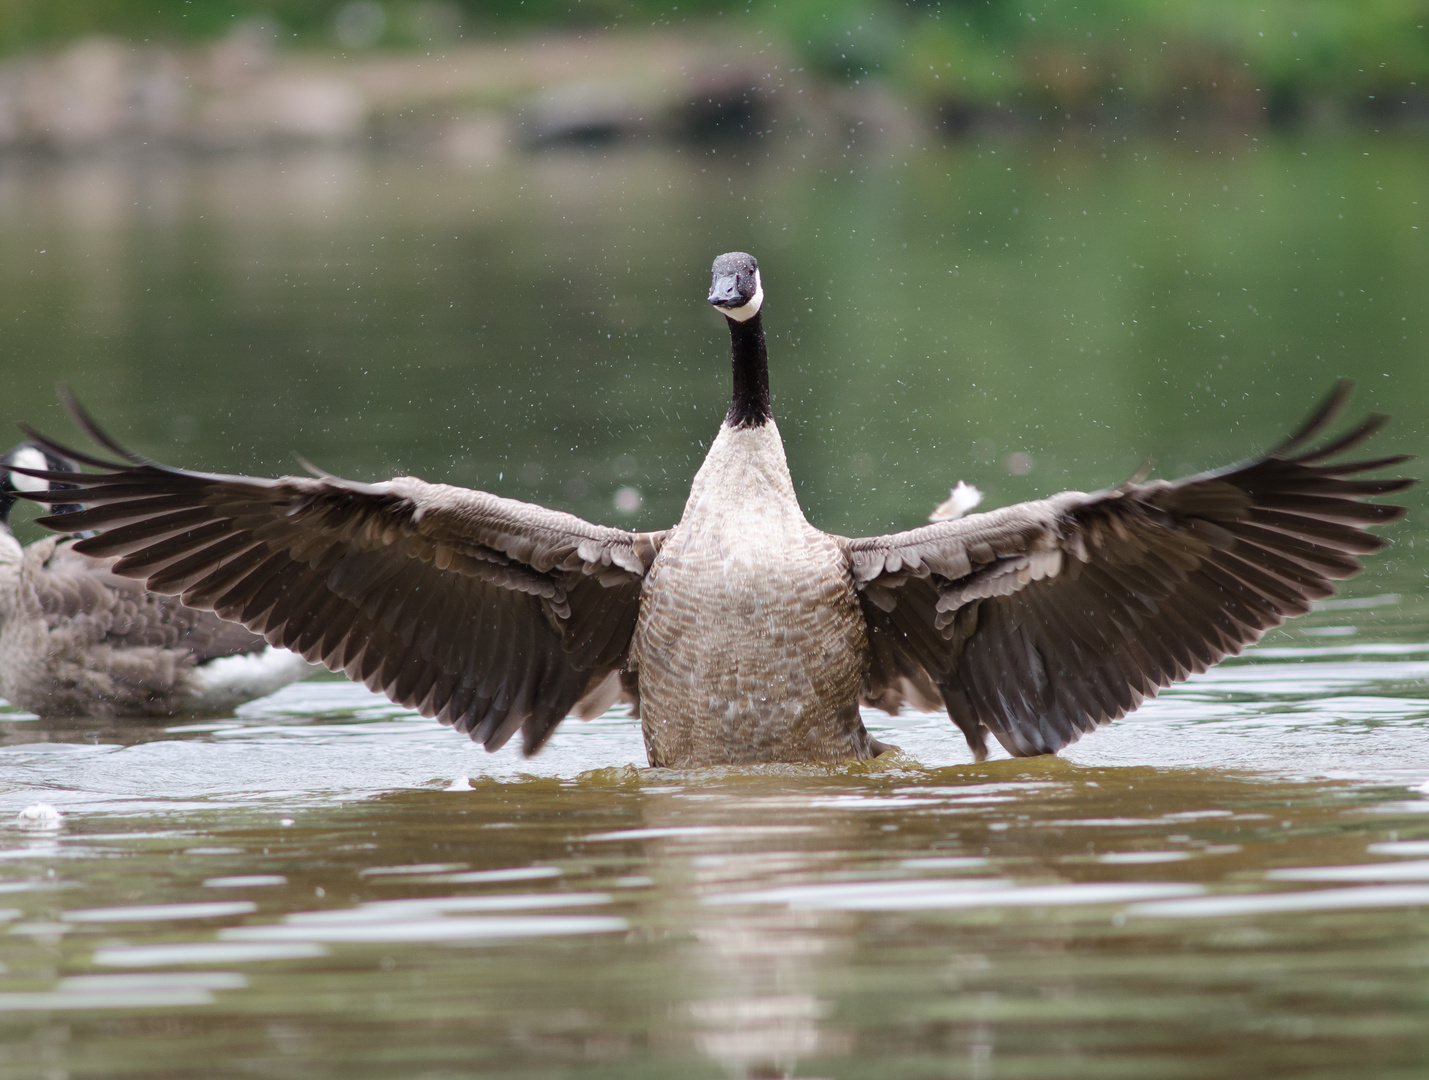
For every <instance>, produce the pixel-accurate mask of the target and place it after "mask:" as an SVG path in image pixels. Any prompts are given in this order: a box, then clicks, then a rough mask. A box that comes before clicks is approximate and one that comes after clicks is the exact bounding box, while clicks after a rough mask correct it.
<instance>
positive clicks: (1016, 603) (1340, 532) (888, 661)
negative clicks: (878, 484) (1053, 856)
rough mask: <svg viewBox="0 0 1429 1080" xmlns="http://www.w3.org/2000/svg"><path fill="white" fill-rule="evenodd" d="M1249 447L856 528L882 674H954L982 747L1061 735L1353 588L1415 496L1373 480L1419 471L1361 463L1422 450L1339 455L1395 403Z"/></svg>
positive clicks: (859, 572)
mask: <svg viewBox="0 0 1429 1080" xmlns="http://www.w3.org/2000/svg"><path fill="white" fill-rule="evenodd" d="M1349 391H1350V386H1349V384H1348V383H1342V384H1341V385H1340V386H1338V387H1337V388H1336V390H1335V392H1334V394H1332V395H1331V397H1330V398H1329V400H1328V401H1326V403H1325V404H1324V406H1322V407H1321V409H1320V410H1319V411H1318V412H1317V413H1316V414H1315V416H1313V417H1312V418H1311V419H1310V421H1309V422H1308V423H1306V424H1305V426H1304V427H1303V428H1302V429H1301V430H1300V431H1299V432H1297V433H1296V434H1295V435H1294V436H1292V437H1291V438H1290V439H1288V440H1287V441H1286V442H1285V443H1283V444H1282V445H1280V446H1279V447H1277V448H1276V449H1275V450H1273V451H1271V452H1270V453H1268V454H1266V455H1265V456H1264V457H1260V458H1257V459H1254V460H1251V461H1248V462H1245V463H1242V464H1240V465H1236V466H1232V467H1230V468H1227V469H1222V470H1218V471H1215V472H1208V473H1202V474H1200V475H1198V476H1192V477H1187V478H1185V479H1182V480H1176V481H1164V480H1159V481H1152V482H1149V483H1133V482H1128V483H1126V484H1123V485H1122V486H1121V487H1118V488H1113V489H1110V490H1106V491H1099V492H1094V493H1092V494H1086V493H1083V492H1075V491H1073V492H1064V493H1063V494H1061V495H1057V496H1054V497H1052V498H1050V499H1044V500H1041V501H1038V502H1029V503H1022V504H1020V505H1017V506H1009V507H1005V508H1003V509H1001V510H994V511H991V512H989V513H985V514H970V515H968V516H966V517H963V518H959V519H957V520H953V521H945V522H939V523H938V524H935V525H929V526H926V527H924V528H921V529H913V530H911V531H910V532H905V533H897V534H894V535H891V536H878V537H869V538H865V539H859V540H850V541H847V542H846V543H847V551H848V555H849V561H850V565H851V568H852V571H853V575H854V579H855V582H856V583H857V585H858V587H859V589H860V599H861V602H862V605H863V610H864V614H865V617H866V618H867V621H868V628H869V638H870V648H871V652H872V656H873V671H872V673H871V676H870V683H871V686H870V688H869V689H870V693H868V694H866V697H869V698H874V697H876V696H877V692H878V690H879V689H880V684H881V682H890V681H895V680H896V679H897V678H899V677H900V676H901V675H902V674H903V671H902V670H901V669H902V668H906V667H907V666H908V664H909V661H913V662H916V664H917V665H919V666H921V667H922V668H923V669H924V670H925V671H926V672H927V673H928V675H930V676H931V677H932V679H933V681H934V682H935V683H936V684H937V685H938V688H939V690H940V691H941V692H942V696H943V700H944V702H945V703H946V705H947V708H948V712H949V714H950V715H951V716H952V718H953V720H954V721H955V722H956V723H957V724H958V726H959V727H960V728H961V729H962V730H963V734H964V735H965V736H966V737H967V740H968V743H969V745H970V746H971V747H972V749H973V752H974V753H975V754H976V755H977V756H978V758H979V759H981V758H982V756H983V755H984V754H985V753H986V743H985V739H984V734H985V731H991V732H992V734H993V735H994V736H995V737H996V738H997V740H998V741H999V742H1001V743H1002V744H1003V746H1005V747H1006V748H1007V750H1008V751H1009V752H1010V753H1012V754H1014V755H1018V756H1026V755H1032V754H1046V753H1055V752H1056V751H1057V750H1060V749H1061V748H1062V747H1064V746H1067V745H1068V744H1069V743H1073V742H1075V741H1076V740H1077V739H1079V738H1080V737H1081V736H1082V735H1083V734H1084V733H1085V732H1087V731H1090V730H1092V729H1093V728H1094V727H1096V726H1098V725H1100V724H1105V723H1107V722H1109V721H1111V720H1114V719H1116V718H1117V717H1119V716H1122V715H1124V714H1125V713H1127V712H1130V711H1131V710H1132V709H1134V708H1136V707H1137V706H1138V705H1139V704H1141V702H1142V700H1143V699H1144V698H1147V697H1151V696H1153V695H1154V694H1155V693H1156V692H1157V691H1158V690H1160V689H1161V688H1162V687H1165V686H1169V685H1170V684H1171V683H1173V682H1177V681H1179V680H1181V679H1184V678H1186V677H1187V676H1188V675H1190V674H1192V673H1194V672H1200V671H1205V670H1206V669H1207V668H1208V667H1210V666H1211V665H1212V664H1214V663H1216V662H1217V661H1219V660H1221V659H1222V658H1224V657H1226V656H1230V655H1232V654H1234V653H1238V652H1240V651H1241V650H1242V649H1243V648H1245V647H1246V646H1247V645H1249V644H1251V643H1253V642H1255V641H1256V640H1258V639H1259V638H1260V636H1261V635H1262V634H1263V633H1264V632H1265V631H1266V630H1268V629H1270V628H1271V627H1273V626H1277V625H1279V624H1280V623H1281V622H1283V621H1284V620H1285V619H1286V618H1287V617H1289V616H1292V615H1299V614H1302V613H1304V612H1306V611H1308V610H1309V609H1310V604H1311V602H1312V601H1314V600H1318V599H1321V598H1323V597H1326V596H1329V595H1331V593H1333V592H1334V586H1333V584H1332V582H1333V581H1334V580H1336V579H1342V578H1347V577H1350V576H1351V575H1353V574H1354V573H1356V572H1357V571H1358V570H1359V569H1360V563H1359V560H1358V559H1357V558H1356V556H1358V555H1362V554H1366V553H1368V552H1372V551H1377V550H1379V548H1381V547H1382V546H1383V544H1384V541H1382V540H1381V539H1380V538H1379V537H1377V536H1374V535H1373V534H1371V533H1369V532H1367V531H1365V529H1366V527H1367V526H1370V525H1375V524H1382V523H1384V522H1388V521H1392V520H1394V519H1395V518H1397V517H1399V516H1400V515H1401V514H1402V513H1403V509H1402V508H1401V507H1397V506H1386V505H1382V504H1374V503H1367V502H1366V501H1365V500H1366V499H1368V498H1370V497H1373V496H1376V495H1383V494H1388V493H1390V492H1395V491H1401V490H1403V489H1404V488H1406V487H1408V486H1409V485H1410V484H1412V483H1413V481H1412V480H1406V479H1400V478H1393V479H1383V480H1375V479H1369V480H1366V479H1356V478H1355V477H1358V476H1359V475H1360V474H1362V473H1365V472H1369V471H1372V470H1375V469H1380V468H1385V467H1389V466H1392V465H1397V464H1399V463H1401V462H1403V461H1405V460H1407V458H1405V457H1402V456H1395V457H1385V458H1380V459H1378V460H1373V461H1352V462H1338V463H1336V462H1330V461H1329V459H1330V458H1332V457H1334V456H1335V455H1337V454H1339V453H1340V452H1342V451H1345V450H1348V449H1350V448H1352V447H1354V446H1357V445H1358V444H1360V443H1362V442H1363V441H1365V440H1366V439H1368V438H1369V437H1370V436H1371V435H1372V434H1373V433H1374V432H1375V431H1376V430H1377V429H1378V428H1379V427H1380V425H1381V424H1382V423H1383V422H1384V419H1385V418H1384V417H1383V416H1371V417H1369V418H1368V419H1367V420H1366V421H1365V422H1364V423H1363V424H1361V425H1360V426H1359V427H1357V428H1355V429H1354V430H1353V431H1351V432H1350V433H1348V434H1347V435H1345V436H1343V437H1341V438H1339V439H1336V440H1333V441H1332V442H1329V443H1327V444H1325V445H1323V446H1320V447H1316V448H1312V449H1305V445H1306V444H1307V443H1308V442H1309V441H1310V440H1311V439H1313V438H1314V437H1315V435H1316V434H1318V433H1319V432H1320V431H1321V430H1322V429H1323V428H1324V426H1325V425H1326V424H1327V423H1328V422H1329V420H1330V419H1331V418H1332V417H1333V416H1334V414H1335V413H1336V412H1337V411H1338V410H1339V408H1340V407H1341V406H1342V405H1343V404H1344V401H1345V399H1346V398H1347V397H1348V395H1349Z"/></svg>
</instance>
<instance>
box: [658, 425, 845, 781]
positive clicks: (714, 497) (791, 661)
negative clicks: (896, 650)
mask: <svg viewBox="0 0 1429 1080" xmlns="http://www.w3.org/2000/svg"><path fill="white" fill-rule="evenodd" d="M866 653H867V641H866V639H865V632H864V624H863V616H862V614H861V612H860V610H859V606H858V601H857V598H856V596H855V594H854V588H853V582H852V579H851V577H850V575H849V572H848V568H847V563H846V560H845V558H844V556H843V554H842V553H841V551H840V550H839V548H838V546H837V545H836V544H835V542H834V541H833V539H832V538H831V537H829V536H827V535H825V534H824V533H821V532H819V531H818V530H817V529H815V528H814V527H813V526H811V525H810V524H809V523H808V522H807V521H805V520H804V516H803V513H802V512H801V511H800V510H799V508H798V503H797V501H796V500H795V498H794V492H793V486H792V484H790V483H789V479H788V468H787V466H786V465H785V463H784V454H783V448H782V446H780V445H779V442H778V432H777V429H775V428H774V425H773V424H772V423H771V424H767V425H765V426H764V427H762V428H756V429H744V430H730V429H722V430H721V432H720V436H719V438H718V439H717V440H716V442H715V445H714V446H713V447H711V449H710V454H709V456H708V457H707V458H706V461H705V465H704V466H703V467H702V468H701V470H700V473H699V475H698V476H697V477H696V480H695V483H694V486H693V488H692V490H691V494H690V500H689V503H688V504H687V506H686V509H685V515H684V517H683V518H682V520H681V522H680V524H679V526H677V527H676V529H675V530H674V531H673V532H672V533H671V535H670V537H669V538H668V539H667V540H666V542H665V545H664V547H663V548H662V549H661V552H660V555H659V557H658V558H657V559H656V561H655V564H654V566H652V568H651V570H650V572H649V574H647V576H646V581H645V585H644V591H643V593H642V597H641V611H640V619H639V622H638V623H637V625H636V630H635V638H634V641H633V642H632V659H633V661H634V666H635V667H636V669H637V670H638V673H639V679H640V710H641V717H642V724H643V728H644V734H645V746H646V750H647V752H648V754H649V757H650V763H651V764H652V765H656V766H664V767H673V768H690V767H697V766H703V765H723V764H745V763H752V762H767V761H782V762H793V761H830V760H833V761H837V760H846V759H850V758H866V757H869V756H871V754H872V750H871V748H870V744H869V739H868V735H867V733H866V732H865V731H864V728H863V723H862V721H861V720H860V719H859V716H858V707H857V697H858V689H859V685H860V682H861V680H862V677H863V673H864V669H865V667H866V666H867V658H866Z"/></svg>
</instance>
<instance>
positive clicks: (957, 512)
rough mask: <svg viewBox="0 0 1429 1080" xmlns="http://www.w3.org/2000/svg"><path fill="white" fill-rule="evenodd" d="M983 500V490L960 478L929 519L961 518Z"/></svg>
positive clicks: (950, 519) (947, 519)
mask: <svg viewBox="0 0 1429 1080" xmlns="http://www.w3.org/2000/svg"><path fill="white" fill-rule="evenodd" d="M980 502H982V492H981V491H979V490H978V489H977V488H975V487H973V486H972V485H971V484H969V483H967V482H966V481H963V480H959V481H958V486H957V487H955V488H953V490H952V491H951V492H949V493H948V497H947V499H945V500H944V501H943V502H941V503H939V504H938V505H937V507H936V508H935V509H934V510H933V512H932V513H931V514H929V515H928V520H929V521H952V520H953V519H954V518H960V517H962V516H963V515H964V514H966V513H967V512H968V511H969V510H971V509H972V508H973V507H974V506H976V505H977V504H978V503H980Z"/></svg>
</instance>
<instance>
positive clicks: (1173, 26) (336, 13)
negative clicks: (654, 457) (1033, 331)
mask: <svg viewBox="0 0 1429 1080" xmlns="http://www.w3.org/2000/svg"><path fill="white" fill-rule="evenodd" d="M710 20H719V21H721V22H723V23H725V24H726V25H729V24H739V25H742V26H746V27H749V28H750V29H751V30H753V29H765V30H768V31H770V32H772V33H773V34H774V35H775V36H776V37H778V38H780V39H782V40H783V41H785V42H786V43H787V45H788V46H789V47H790V48H791V49H793V50H794V51H795V52H796V53H798V54H799V55H800V56H801V58H802V60H803V62H804V63H805V64H806V65H807V66H808V68H809V69H810V70H812V71H814V72H817V73H819V74H822V75H825V76H832V77H835V78H842V79H847V80H850V81H859V82H861V81H863V80H865V79H867V78H869V77H875V78H879V79H882V80H884V81H888V82H892V83H893V84H894V85H895V86H897V87H898V88H899V89H900V90H901V91H902V92H904V93H905V94H907V95H910V96H912V97H913V98H915V99H919V100H922V101H924V102H926V103H929V104H931V105H933V106H934V107H937V108H940V109H943V110H944V112H945V118H946V120H947V122H948V123H949V125H950V126H953V127H957V126H958V125H959V124H960V123H963V122H966V121H967V119H968V117H969V116H985V115H986V114H987V113H988V111H989V110H993V111H997V110H1001V111H1002V112H1004V113H1006V114H1007V115H1010V116H1013V117H1026V118H1037V117H1039V116H1043V117H1045V116H1055V115H1056V113H1058V112H1065V113H1066V114H1067V116H1068V118H1070V117H1073V116H1075V117H1076V118H1078V119H1081V118H1086V117H1089V116H1091V117H1101V118H1111V117H1114V116H1121V115H1123V114H1125V113H1127V112H1133V113H1138V114H1139V115H1141V116H1143V117H1144V118H1148V119H1159V118H1163V117H1164V118H1166V119H1173V120H1174V119H1187V118H1190V119H1194V118H1196V116H1197V115H1199V116H1202V117H1205V116H1211V117H1218V118H1226V119H1231V120H1240V119H1245V118H1246V117H1247V116H1250V115H1252V114H1256V115H1268V116H1269V117H1270V118H1271V119H1295V118H1297V117H1299V116H1301V115H1303V114H1306V113H1309V114H1311V115H1313V114H1315V113H1317V112H1319V113H1323V112H1325V111H1326V110H1327V109H1328V110H1331V111H1336V110H1337V111H1338V112H1339V113H1344V112H1345V111H1346V109H1347V108H1348V109H1350V110H1353V111H1356V112H1358V113H1361V114H1369V115H1377V114H1393V113H1395V112H1396V111H1402V110H1404V109H1409V110H1411V111H1413V112H1415V113H1416V114H1417V113H1424V112H1429V97H1426V87H1429V32H1426V29H1425V27H1426V24H1429V0H1261V2H1259V3H1256V4H1245V3H1241V2H1239V0H1195V2H1193V3H1176V2H1170V0H1083V2H1079V3H1068V2H1065V0H1019V2H1018V3H1015V4H1014V3H1010V2H1008V0H942V2H937V0H902V2H899V0H752V2H749V3H742V4H733V5H731V4H728V3H725V2H724V0H679V2H678V3H674V2H671V0H266V2H265V0H65V2H64V3H55V2H53V0H0V51H4V52H8V53H15V52H18V51H22V50H26V49H35V48H45V47H52V46H54V45H56V44H58V43H61V42H64V41H66V40H72V39H75V38H79V37H83V36H86V35H91V34H113V35H119V36H123V37H128V38H131V39H137V40H148V41H154V40H161V41H186V40H187V41H193V40H202V39H207V38H214V37H219V36H223V35H226V34H229V33H232V32H233V31H234V30H235V29H238V28H249V29H252V28H254V27H263V28H266V29H267V30H268V31H269V32H271V33H272V34H273V35H274V37H275V38H276V39H277V40H279V41H283V42H286V43H288V44H290V45H293V46H299V47H304V46H305V47H331V46H334V45H335V46H337V47H338V48H340V49H343V50H346V51H353V50H361V49H366V48H372V47H379V46H380V47H392V48H397V47H412V46H422V45H426V46H430V45H432V44H444V43H450V42H455V41H458V40H461V39H462V38H472V37H489V36H490V35H492V34H496V33H510V32H513V31H520V30H529V29H534V28H551V29H571V28H593V27H598V28H615V27H624V26H629V27H636V26H640V27H647V26H651V25H655V26H665V25H671V26H678V25H681V24H689V23H695V24H698V23H700V22H707V21H710ZM965 114H966V115H965Z"/></svg>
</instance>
